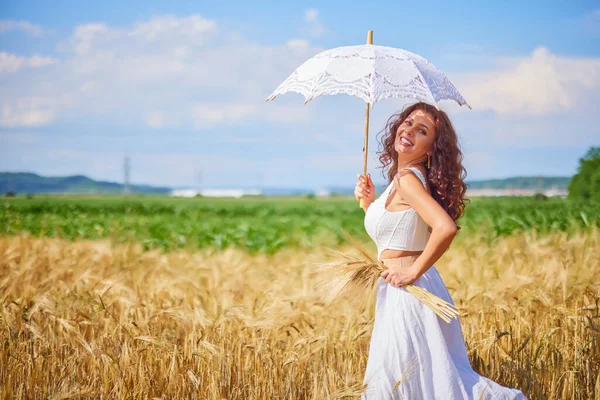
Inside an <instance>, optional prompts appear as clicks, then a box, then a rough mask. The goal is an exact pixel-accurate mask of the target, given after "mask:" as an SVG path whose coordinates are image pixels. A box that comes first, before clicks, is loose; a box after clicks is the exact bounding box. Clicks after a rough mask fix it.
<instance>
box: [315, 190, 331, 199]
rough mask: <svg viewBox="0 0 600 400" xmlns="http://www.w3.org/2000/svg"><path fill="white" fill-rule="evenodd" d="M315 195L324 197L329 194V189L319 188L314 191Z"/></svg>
mask: <svg viewBox="0 0 600 400" xmlns="http://www.w3.org/2000/svg"><path fill="white" fill-rule="evenodd" d="M315 196H317V197H321V198H325V197H329V196H331V191H329V190H328V189H319V190H317V191H316V192H315Z"/></svg>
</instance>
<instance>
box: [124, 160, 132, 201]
mask: <svg viewBox="0 0 600 400" xmlns="http://www.w3.org/2000/svg"><path fill="white" fill-rule="evenodd" d="M129 170H130V165H129V156H128V155H126V156H125V160H124V161H123V173H124V175H125V176H124V178H125V179H124V180H125V182H124V185H123V194H124V195H125V196H128V195H129V194H130V193H131V189H130V188H129V172H130V171H129Z"/></svg>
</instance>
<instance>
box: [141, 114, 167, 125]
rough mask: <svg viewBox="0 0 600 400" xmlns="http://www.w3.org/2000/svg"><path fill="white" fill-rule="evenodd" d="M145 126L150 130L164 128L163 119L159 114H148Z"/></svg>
mask: <svg viewBox="0 0 600 400" xmlns="http://www.w3.org/2000/svg"><path fill="white" fill-rule="evenodd" d="M146 125H148V126H149V127H150V128H162V127H164V126H165V117H164V115H163V113H161V112H154V113H150V115H148V116H147V117H146Z"/></svg>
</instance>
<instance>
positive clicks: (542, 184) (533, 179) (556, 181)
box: [466, 176, 571, 190]
mask: <svg viewBox="0 0 600 400" xmlns="http://www.w3.org/2000/svg"><path fill="white" fill-rule="evenodd" d="M570 181H571V177H570V176H567V177H565V176H542V177H539V176H519V177H515V178H506V179H488V180H484V181H466V183H467V185H468V188H469V189H532V190H533V189H538V188H539V189H542V190H547V189H553V188H554V189H561V190H567V187H568V186H569V182H570Z"/></svg>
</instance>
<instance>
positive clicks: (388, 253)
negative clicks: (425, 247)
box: [380, 249, 423, 260]
mask: <svg viewBox="0 0 600 400" xmlns="http://www.w3.org/2000/svg"><path fill="white" fill-rule="evenodd" d="M422 252H423V251H411V250H391V249H386V250H384V251H383V252H382V253H381V256H380V258H381V259H382V260H383V259H384V258H398V257H405V256H416V255H419V254H421V253H422Z"/></svg>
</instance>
